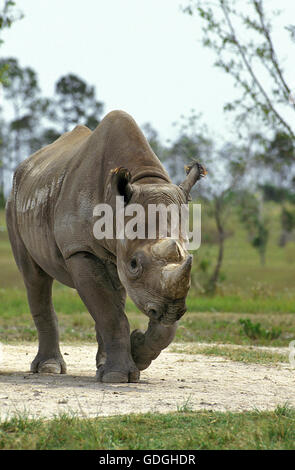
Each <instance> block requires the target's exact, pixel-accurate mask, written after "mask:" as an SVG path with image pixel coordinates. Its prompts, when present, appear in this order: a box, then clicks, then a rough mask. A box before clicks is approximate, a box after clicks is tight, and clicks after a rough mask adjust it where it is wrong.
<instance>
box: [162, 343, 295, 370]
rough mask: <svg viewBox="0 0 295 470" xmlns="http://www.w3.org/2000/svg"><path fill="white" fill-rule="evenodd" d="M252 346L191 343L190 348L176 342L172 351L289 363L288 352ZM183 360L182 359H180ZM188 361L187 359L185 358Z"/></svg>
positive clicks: (271, 362) (250, 360)
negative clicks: (281, 352) (283, 352)
mask: <svg viewBox="0 0 295 470" xmlns="http://www.w3.org/2000/svg"><path fill="white" fill-rule="evenodd" d="M250 348H251V346H250V347H240V348H233V347H232V346H224V345H220V346H219V345H212V346H207V345H202V344H192V345H191V344H190V345H189V347H188V348H186V347H183V346H182V345H179V344H177V343H176V344H175V345H172V347H171V349H170V350H171V352H175V353H186V354H205V355H207V356H220V357H224V358H226V359H229V360H231V361H238V362H244V363H252V364H272V365H275V364H279V363H287V364H288V363H289V356H288V354H285V355H284V354H280V353H277V352H272V351H265V350H261V349H259V350H257V349H250ZM180 360H181V359H180ZM185 362H187V359H185Z"/></svg>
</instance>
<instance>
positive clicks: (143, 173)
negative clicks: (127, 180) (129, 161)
mask: <svg viewBox="0 0 295 470" xmlns="http://www.w3.org/2000/svg"><path fill="white" fill-rule="evenodd" d="M143 178H161V179H162V180H164V181H165V182H166V183H171V181H170V178H169V176H168V175H167V173H166V172H165V170H164V169H160V168H157V167H153V166H145V167H141V168H138V169H133V171H132V177H131V183H135V182H138V181H139V180H141V179H143Z"/></svg>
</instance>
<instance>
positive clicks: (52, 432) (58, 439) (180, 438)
mask: <svg viewBox="0 0 295 470" xmlns="http://www.w3.org/2000/svg"><path fill="white" fill-rule="evenodd" d="M270 210H271V211H272V213H273V214H274V216H275V217H274V219H273V222H272V231H271V239H270V243H269V246H268V252H267V263H266V265H265V266H261V265H260V263H259V257H258V254H257V253H256V251H255V250H254V249H253V248H252V247H251V246H250V245H249V243H248V242H247V237H246V233H245V231H244V230H243V228H242V227H241V226H240V225H239V224H238V223H237V222H236V221H234V219H233V225H234V230H233V231H234V234H233V236H232V237H231V238H228V239H227V241H226V252H225V262H224V266H223V278H224V281H223V282H222V283H221V284H220V285H219V286H218V290H217V294H216V295H215V296H207V295H204V294H197V293H196V291H195V290H194V289H191V291H190V295H189V297H188V299H187V306H188V312H187V313H186V314H185V315H184V317H183V318H182V319H181V321H180V322H179V327H178V331H177V334H176V338H175V341H174V342H173V343H172V345H171V346H170V347H169V349H168V351H167V352H166V351H165V352H163V353H162V354H161V355H160V356H159V358H158V359H157V360H156V361H154V363H153V364H152V365H151V366H150V368H148V369H147V370H146V371H144V372H143V373H142V374H141V381H140V383H139V384H121V385H118V386H112V385H107V384H105V385H102V384H98V383H97V382H95V380H94V375H95V362H94V357H95V350H96V339H95V332H94V323H93V320H92V318H91V316H90V315H89V313H88V312H87V311H86V308H85V306H84V304H83V303H82V302H81V300H80V298H79V296H78V294H77V292H76V291H75V290H73V289H69V288H67V287H65V286H62V285H60V284H59V283H55V284H54V304H55V309H56V311H57V314H58V319H59V328H60V336H61V341H62V344H63V345H62V351H63V353H64V354H65V359H66V362H67V363H68V367H69V373H68V375H67V376H46V375H44V376H39V375H35V374H34V375H32V374H30V373H29V372H28V370H29V365H30V361H31V360H32V359H33V357H34V354H35V353H36V348H37V333H36V329H35V326H34V324H33V320H32V318H31V315H30V312H29V308H28V304H27V300H26V294H25V290H24V287H23V281H22V279H21V276H20V274H19V272H18V271H17V268H16V266H15V262H14V260H13V258H12V254H11V249H10V245H9V241H8V238H7V232H6V230H5V222H4V214H3V212H0V227H2V229H1V228H0V342H2V343H3V348H4V352H5V354H4V361H3V363H2V365H1V371H2V372H1V374H0V403H1V411H2V422H1V424H0V448H2V449H11V448H14V449H15V448H19V449H98V448H101V449H165V448H166V449H167V448H170V449H294V441H295V435H294V429H295V426H294V419H295V415H294V409H295V396H294V377H295V375H294V370H295V369H293V368H292V367H291V365H290V363H289V353H290V350H289V349H288V346H289V344H290V342H291V341H292V340H294V339H295V322H294V313H295V244H294V243H290V244H288V245H287V246H286V247H285V248H280V247H278V245H277V243H276V242H277V239H278V235H279V226H278V220H277V214H276V210H277V209H276V207H275V206H270ZM205 227H206V220H205V223H204V230H205ZM214 251H216V246H214V245H213V246H212V245H208V244H206V243H204V244H203V245H202V247H201V248H200V250H199V251H198V252H197V253H196V255H195V262H194V270H195V273H196V274H195V275H196V276H198V257H200V258H201V257H203V256H209V257H210V259H214V258H213V253H214ZM127 314H128V318H129V321H130V327H131V329H134V328H145V326H146V324H147V319H146V317H145V316H144V315H143V314H142V313H140V312H139V311H138V310H137V309H136V307H135V306H134V304H133V303H132V302H131V300H130V299H128V301H127ZM81 348H84V349H83V352H81V351H82V350H81ZM87 351H88V352H87ZM89 351H90V352H91V354H90V353H89ZM79 361H80V362H79ZM81 361H82V363H81ZM81 364H82V366H81ZM20 393H21V396H22V401H21V402H20V401H19V396H20ZM24 402H25V403H26V405H27V406H26V407H22V406H20V407H19V406H18V405H22V404H23V403H24ZM123 405H124V407H125V408H124V410H123V408H122V406H123ZM108 407H109V408H108ZM30 410H33V411H35V414H34V413H33V414H32V413H31V412H30ZM38 410H39V411H38ZM46 410H47V411H48V414H46V413H47V411H46ZM108 410H109V411H108ZM118 413H119V414H120V415H119V416H107V415H112V414H114V415H117V414H118ZM13 415H14V416H13ZM48 418H50V419H49V420H48ZM179 428H181V429H185V432H183V433H179V432H178V430H179Z"/></svg>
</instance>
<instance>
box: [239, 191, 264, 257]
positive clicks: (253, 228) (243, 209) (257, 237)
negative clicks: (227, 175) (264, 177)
mask: <svg viewBox="0 0 295 470" xmlns="http://www.w3.org/2000/svg"><path fill="white" fill-rule="evenodd" d="M238 209H239V213H240V219H241V221H242V222H243V224H245V227H246V229H247V232H248V235H249V239H250V242H251V244H252V246H253V247H254V248H256V249H257V251H258V252H259V255H260V260H261V264H262V265H263V264H264V263H265V253H266V247H267V242H268V237H269V230H268V220H267V218H266V217H265V215H264V210H263V198H262V195H261V194H257V195H255V194H251V193H249V192H248V191H244V192H242V193H241V196H240V205H239V208H238Z"/></svg>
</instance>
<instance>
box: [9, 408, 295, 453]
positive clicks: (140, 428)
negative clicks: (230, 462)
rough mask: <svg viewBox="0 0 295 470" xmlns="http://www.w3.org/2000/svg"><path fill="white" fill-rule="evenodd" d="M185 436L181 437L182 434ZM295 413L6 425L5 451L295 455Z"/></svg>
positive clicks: (17, 419) (18, 419)
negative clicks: (248, 451)
mask: <svg viewBox="0 0 295 470" xmlns="http://www.w3.org/2000/svg"><path fill="white" fill-rule="evenodd" d="M180 430H181V432H180ZM294 442H295V410H293V409H290V408H289V407H288V406H280V407H278V408H276V410H274V411H268V412H259V411H253V412H244V413H230V412H226V413H222V412H210V411H200V412H187V411H181V410H180V411H179V412H177V413H168V414H151V413H149V414H140V415H135V414H131V415H128V416H116V417H108V418H94V419H79V418H77V417H71V416H67V415H63V416H60V417H57V418H55V419H53V420H50V421H45V420H40V419H35V420H29V419H26V418H25V417H15V418H12V419H9V420H7V421H4V422H2V423H1V424H0V449H37V450H42V449H108V450H110V449H115V450H122V449H130V450H133V449H144V450H148V449H153V450H157V449H171V450H174V449H196V450H198V449H203V450H204V449H220V450H221V449H269V450H270V449H294Z"/></svg>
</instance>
